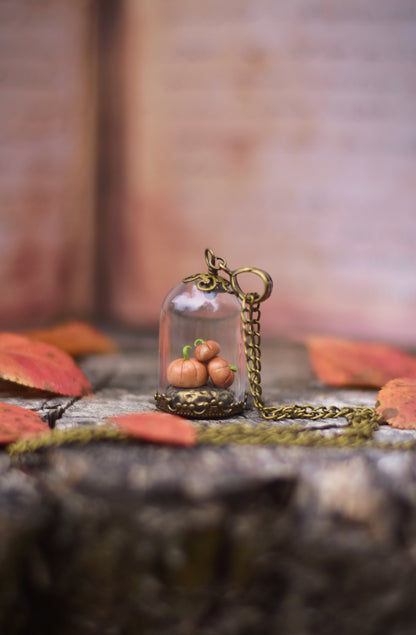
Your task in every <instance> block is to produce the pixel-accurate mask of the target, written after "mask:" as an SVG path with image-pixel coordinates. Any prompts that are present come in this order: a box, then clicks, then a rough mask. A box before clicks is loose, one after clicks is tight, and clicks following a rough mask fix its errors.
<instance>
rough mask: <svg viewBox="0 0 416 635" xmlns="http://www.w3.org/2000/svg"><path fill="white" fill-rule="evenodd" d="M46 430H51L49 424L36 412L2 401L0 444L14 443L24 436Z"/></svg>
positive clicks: (42, 432) (0, 409) (0, 408)
mask: <svg viewBox="0 0 416 635" xmlns="http://www.w3.org/2000/svg"><path fill="white" fill-rule="evenodd" d="M45 432H50V429H49V426H48V424H47V423H45V422H44V421H42V419H41V418H40V416H39V415H38V414H37V413H36V412H33V410H28V409H27V408H20V406H12V405H10V404H8V403H3V402H0V444H2V445H5V444H7V443H13V442H14V441H18V440H19V439H22V438H23V437H33V436H37V435H39V434H45Z"/></svg>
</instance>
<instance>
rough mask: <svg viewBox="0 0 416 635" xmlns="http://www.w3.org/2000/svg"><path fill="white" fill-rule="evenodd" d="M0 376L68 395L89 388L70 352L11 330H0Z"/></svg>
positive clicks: (86, 390)
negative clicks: (34, 340) (10, 331)
mask: <svg viewBox="0 0 416 635" xmlns="http://www.w3.org/2000/svg"><path fill="white" fill-rule="evenodd" d="M0 377H2V378H3V379H7V380H8V381H13V382H15V383H17V384H23V385H24V386H30V387H32V388H39V389H40V390H47V391H48V392H55V393H59V394H60V395H69V396H71V397H79V396H81V395H85V394H88V393H90V392H91V385H90V383H89V381H88V380H87V378H86V377H85V375H84V374H83V372H82V371H81V370H80V369H79V368H78V366H76V364H75V362H74V360H73V359H72V358H71V357H69V355H67V354H66V353H64V352H63V351H60V350H59V349H57V348H55V346H50V345H49V344H43V343H42V342H32V341H31V340H29V339H28V338H27V337H24V336H23V335H16V334H14V333H0Z"/></svg>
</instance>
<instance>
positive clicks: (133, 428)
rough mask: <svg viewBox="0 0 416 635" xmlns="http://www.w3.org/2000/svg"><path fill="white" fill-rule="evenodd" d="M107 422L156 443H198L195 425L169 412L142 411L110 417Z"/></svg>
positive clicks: (129, 434) (189, 444)
mask: <svg viewBox="0 0 416 635" xmlns="http://www.w3.org/2000/svg"><path fill="white" fill-rule="evenodd" d="M107 422H108V423H110V424H115V425H116V426H117V427H118V428H120V430H122V431H123V432H124V433H125V434H127V435H128V436H131V437H138V438H139V439H145V440H146V441H152V442H154V443H169V444H172V445H185V446H193V445H195V443H196V436H197V434H196V429H195V428H194V426H193V425H192V424H191V423H189V421H186V419H182V417H178V416H177V415H171V414H169V413H167V412H140V413H133V414H128V415H117V416H114V417H109V418H108V419H107Z"/></svg>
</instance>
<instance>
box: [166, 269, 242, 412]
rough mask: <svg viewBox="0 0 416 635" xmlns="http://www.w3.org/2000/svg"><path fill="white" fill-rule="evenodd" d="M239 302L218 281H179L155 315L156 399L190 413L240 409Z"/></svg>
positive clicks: (240, 325) (237, 410)
mask: <svg viewBox="0 0 416 635" xmlns="http://www.w3.org/2000/svg"><path fill="white" fill-rule="evenodd" d="M240 313H241V303H240V300H239V299H238V298H237V297H236V296H235V295H233V294H231V293H227V292H226V291H225V290H224V288H223V287H222V285H221V284H218V285H217V286H216V287H215V288H214V289H213V290H210V291H204V290H201V289H199V288H198V286H197V282H196V281H190V282H185V281H184V282H181V283H179V284H178V285H176V286H175V287H174V288H173V289H172V290H171V291H170V292H169V293H168V295H167V296H166V298H165V300H164V302H163V305H162V310H161V316H160V333H159V354H160V372H159V388H158V392H157V393H156V397H155V398H156V404H157V407H158V408H160V409H161V410H165V411H167V412H172V413H175V414H179V415H182V416H186V417H190V418H201V419H204V418H205V419H206V418H217V417H218V418H223V417H228V416H231V415H234V414H237V413H238V412H241V411H242V410H243V408H244V402H245V373H246V371H245V368H246V366H245V355H244V343H243V337H242V324H241V317H240Z"/></svg>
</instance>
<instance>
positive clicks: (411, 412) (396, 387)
mask: <svg viewBox="0 0 416 635" xmlns="http://www.w3.org/2000/svg"><path fill="white" fill-rule="evenodd" d="M376 412H377V414H378V415H380V417H381V418H382V419H383V421H385V422H386V423H388V424H389V425H391V426H393V428H413V429H416V379H408V378H400V379H392V380H391V381H389V382H388V383H387V384H386V385H385V386H383V388H382V389H381V390H380V391H379V393H378V395H377V401H376Z"/></svg>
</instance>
